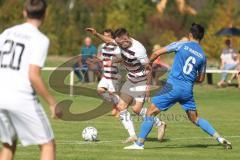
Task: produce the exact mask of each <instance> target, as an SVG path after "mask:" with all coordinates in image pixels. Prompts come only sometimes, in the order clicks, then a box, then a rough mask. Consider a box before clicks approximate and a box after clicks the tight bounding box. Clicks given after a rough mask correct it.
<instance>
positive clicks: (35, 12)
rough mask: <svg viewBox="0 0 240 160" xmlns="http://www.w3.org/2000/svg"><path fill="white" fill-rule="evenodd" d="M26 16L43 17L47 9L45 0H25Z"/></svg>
mask: <svg viewBox="0 0 240 160" xmlns="http://www.w3.org/2000/svg"><path fill="white" fill-rule="evenodd" d="M24 9H25V11H26V12H27V18H32V19H43V18H44V16H45V12H46V9H47V2H46V0H27V1H26V2H25V6H24Z"/></svg>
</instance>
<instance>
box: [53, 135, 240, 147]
mask: <svg viewBox="0 0 240 160" xmlns="http://www.w3.org/2000/svg"><path fill="white" fill-rule="evenodd" d="M224 137H226V138H240V135H236V136H224ZM195 139H213V137H189V138H187V137H178V138H170V139H169V140H175V141H176V140H195ZM121 141H122V140H110V141H97V142H87V141H78V140H72V141H71V140H70V141H56V143H57V145H64V144H70V145H71V144H72V145H86V144H102V143H112V142H121Z"/></svg>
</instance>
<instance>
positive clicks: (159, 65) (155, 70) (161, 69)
mask: <svg viewBox="0 0 240 160" xmlns="http://www.w3.org/2000/svg"><path fill="white" fill-rule="evenodd" d="M160 48H161V46H160V45H158V44H156V45H154V47H153V53H154V52H155V51H156V50H158V49H160ZM169 69H170V66H169V65H168V64H166V63H164V62H163V61H162V60H161V58H160V57H158V58H157V59H156V60H155V61H154V62H153V66H152V76H153V85H157V84H158V81H159V78H160V77H161V76H162V75H163V74H164V73H166V72H167V71H168V70H169Z"/></svg>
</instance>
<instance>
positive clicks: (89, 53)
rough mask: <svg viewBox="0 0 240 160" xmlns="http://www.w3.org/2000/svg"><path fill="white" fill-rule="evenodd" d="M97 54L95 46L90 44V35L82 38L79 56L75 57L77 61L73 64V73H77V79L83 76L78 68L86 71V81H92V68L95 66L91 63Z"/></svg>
mask: <svg viewBox="0 0 240 160" xmlns="http://www.w3.org/2000/svg"><path fill="white" fill-rule="evenodd" d="M96 54H97V49H96V47H95V46H94V45H93V44H92V39H91V38H90V37H86V38H85V39H84V45H83V46H82V48H81V53H80V55H79V58H78V59H77V62H76V63H75V64H74V73H75V74H76V75H77V77H78V79H79V81H81V80H82V79H83V78H85V77H82V76H81V74H80V71H79V68H80V69H84V72H88V76H87V77H86V81H87V82H93V77H94V75H93V71H92V70H93V69H94V68H95V65H94V64H93V63H92V61H93V58H94V56H96Z"/></svg>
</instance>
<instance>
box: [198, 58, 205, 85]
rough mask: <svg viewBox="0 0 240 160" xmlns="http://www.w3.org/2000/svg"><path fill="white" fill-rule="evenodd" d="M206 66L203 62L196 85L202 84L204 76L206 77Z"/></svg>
mask: <svg viewBox="0 0 240 160" xmlns="http://www.w3.org/2000/svg"><path fill="white" fill-rule="evenodd" d="M206 66H207V63H206V62H205V63H204V64H203V65H202V67H201V68H200V70H199V71H198V76H197V79H196V83H202V82H203V81H204V79H205V75H206V68H207V67H206Z"/></svg>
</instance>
